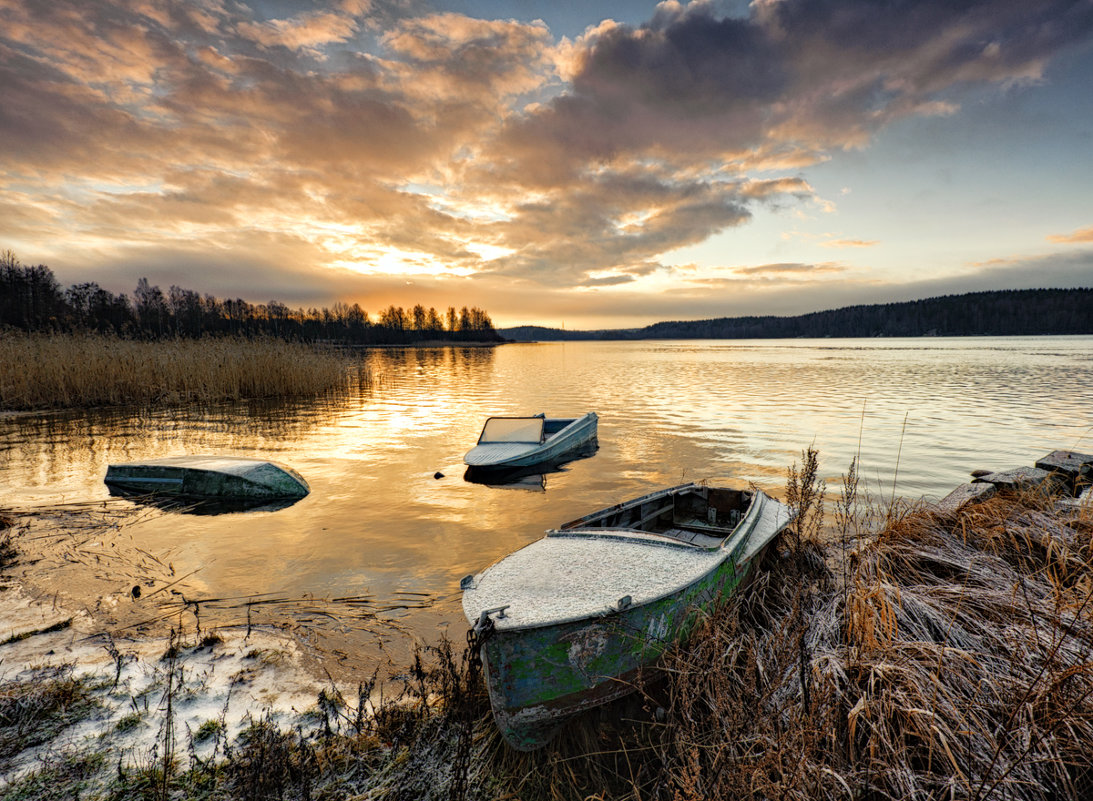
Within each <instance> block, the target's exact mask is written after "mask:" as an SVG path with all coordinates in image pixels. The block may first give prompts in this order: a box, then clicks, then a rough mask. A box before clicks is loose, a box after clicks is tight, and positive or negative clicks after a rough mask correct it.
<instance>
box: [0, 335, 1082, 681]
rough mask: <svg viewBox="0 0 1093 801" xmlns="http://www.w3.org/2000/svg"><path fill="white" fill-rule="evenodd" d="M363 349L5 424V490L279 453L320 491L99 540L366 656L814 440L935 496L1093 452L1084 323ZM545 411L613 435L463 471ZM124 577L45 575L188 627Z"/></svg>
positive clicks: (206, 593)
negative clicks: (278, 399)
mask: <svg viewBox="0 0 1093 801" xmlns="http://www.w3.org/2000/svg"><path fill="white" fill-rule="evenodd" d="M365 358H366V359H367V361H368V364H369V366H370V367H371V369H372V371H373V373H374V375H375V376H376V378H377V381H376V384H375V386H374V387H373V388H372V389H370V390H366V391H362V392H359V393H355V394H353V395H352V396H351V397H348V398H345V397H343V398H338V399H326V400H323V401H308V402H293V403H278V404H254V403H251V404H242V405H230V406H218V407H215V408H165V409H157V410H152V411H134V410H123V411H111V412H96V413H83V412H81V413H78V414H61V415H55V414H54V415H33V416H14V417H7V418H0V485H2V486H3V487H4V492H3V494H4V498H3V503H4V504H5V505H8V506H11V507H15V508H27V507H33V506H40V505H47V504H53V503H57V502H77V501H99V500H106V499H107V498H108V497H109V496H108V492H107V489H106V487H105V486H104V485H103V483H102V478H103V476H104V474H105V472H106V468H107V465H108V464H110V463H113V462H121V461H129V460H134V459H141V458H152V457H160V456H171V455H179V454H185V453H217V454H231V455H240V456H261V457H268V458H272V459H274V460H277V461H281V462H284V463H287V464H289V465H291V466H293V467H294V468H296V469H297V470H298V471H300V473H302V474H303V475H304V476H305V477H306V479H307V480H308V482H309V483H310V485H311V494H310V495H309V496H308V497H307V498H305V499H304V500H302V501H300V502H299V503H297V504H295V505H293V506H291V507H288V508H285V509H280V510H277V511H272V512H262V511H258V512H247V513H236V514H224V515H218V516H198V515H187V514H178V513H169V514H164V513H160V512H156V511H154V510H153V511H151V512H149V513H147V514H145V515H143V516H142V517H141V518H140V519H139V520H137V521H136V522H133V523H131V524H130V525H128V526H126V527H125V528H124V539H125V542H124V543H122V542H120V540H119V542H116V543H107V547H109V548H114V549H115V551H116V550H117V548H118V546H119V545H125V546H126V547H129V548H130V549H132V550H134V551H140V552H144V553H147V554H150V555H152V556H153V557H154V558H155V559H156V560H158V561H159V562H161V563H162V564H163V565H164V566H169V567H170V569H171V572H170V573H165V574H164V575H163V576H152V577H149V578H148V581H149V582H150V583H151V588H154V587H157V586H159V587H162V586H163V585H164V584H165V583H166V582H167V581H168V580H169V581H175V580H177V579H179V578H180V577H184V578H183V579H182V580H181V581H179V583H178V584H177V585H173V586H172V587H171V588H170V589H171V590H174V591H175V592H183V593H184V596H185V599H186V600H192V599H198V600H202V601H207V603H205V606H204V607H202V609H203V612H202V613H203V615H204V617H203V620H202V622H203V623H204V624H205V625H212V624H215V623H217V622H221V623H224V622H239V621H240V620H241V619H243V618H244V616H245V615H247V614H250V615H252V616H260V617H261V619H262V620H269V621H273V622H281V623H286V622H287V623H291V624H293V625H296V626H299V627H301V629H306V630H307V632H308V635H309V636H313V637H314V639H315V643H316V647H317V648H318V649H320V651H321V652H323V653H331V652H339V658H341V659H342V661H343V662H346V663H347V664H348V663H353V664H357V665H360V664H366V663H367V661H368V660H369V659H371V658H373V657H374V656H375V655H376V651H375V647H374V646H375V645H376V643H377V642H379V643H381V644H382V645H384V647H386V648H387V649H388V651H389V652H390V651H392V649H394V650H395V651H398V650H400V649H402V648H403V647H404V645H405V642H406V641H407V640H408V638H414V637H418V638H421V639H423V640H425V641H433V640H435V639H436V637H437V632H438V629H443V628H445V626H447V625H448V624H451V634H452V636H453V637H462V631H463V628H464V621H463V618H462V613H461V610H460V607H459V593H458V583H459V578H460V577H461V576H463V575H466V574H467V573H471V572H475V571H477V570H479V569H481V568H482V567H484V566H486V565H487V564H489V563H491V562H493V561H495V560H496V559H498V558H500V557H501V556H503V555H505V554H506V553H508V552H510V551H512V550H514V549H515V548H518V547H520V546H521V545H523V544H526V543H527V542H530V541H531V540H533V539H536V538H537V537H539V536H540V535H541V534H542V532H543V531H544V530H545V529H547V528H549V527H552V526H555V525H557V524H560V523H563V522H565V521H567V520H570V519H572V518H575V517H578V516H580V515H583V514H585V513H587V512H590V511H593V510H595V509H597V508H600V507H603V506H607V505H609V504H612V503H616V502H618V501H620V500H624V499H626V498H629V497H633V496H635V495H639V494H643V493H645V492H648V491H650V490H652V489H655V488H658V487H662V486H667V485H671V484H676V483H680V482H682V481H690V480H700V479H709V480H711V481H712V482H715V483H717V482H721V483H729V484H732V485H736V486H741V485H745V484H747V483H748V482H754V483H756V484H758V485H759V486H760V487H762V488H764V489H766V490H767V491H769V492H771V493H772V494H775V495H779V494H781V493H782V491H783V488H784V486H785V476H786V468H787V467H788V466H789V465H790V464H792V463H793V462H794V461H795V460H798V461H799V460H800V456H801V451H802V449H803V448H805V447H807V446H808V445H810V444H814V445H815V446H816V447H817V448H818V450H819V452H820V456H821V467H822V471H823V473H824V474H825V475H826V476H827V477H828V478H829V484H830V485H831V487H832V491H834V490H835V488H836V487H837V481H838V476H839V475H840V474H841V473H843V472H844V471H845V470H846V468H847V466H848V465H849V463H850V460H851V459H852V458H853V457H854V455H855V454H856V453H860V472H861V475H862V477H863V480H864V482H865V484H866V488H867V489H868V490H869V491H871V492H872V493H874V494H880V495H883V496H884V497H888V496H890V495H891V494H892V493H893V490H894V492H895V494H896V495H899V496H904V497H911V498H917V497H920V496H923V495H925V496H932V497H935V498H936V497H940V496H943V495H944V494H946V493H947V492H948V491H949V490H950V489H951V488H952V487H954V486H955V485H957V484H959V483H961V482H963V481H964V480H965V479H966V477H967V475H968V473H969V471H970V470H972V469H976V468H997V469H1004V468H1008V467H1014V466H1018V465H1029V464H1032V462H1034V461H1035V460H1036V459H1037V458H1039V457H1040V456H1042V455H1043V454H1045V453H1047V452H1048V451H1050V450H1053V449H1055V448H1074V449H1078V450H1083V449H1084V450H1085V451H1093V432H1091V430H1090V427H1091V426H1093V413H1091V412H1090V404H1089V399H1090V398H1093V337H1038V338H1013V339H1005V338H961V339H925V338H924V339H902V340H896V339H869V340H837V339H826V340H768V341H697V342H696V341H685V342H681V341H674V342H625V343H623V342H604V343H596V342H589V343H564V344H563V343H557V344H555V343H551V344H526V345H523V344H521V345H506V346H503V347H499V348H496V349H486V348H482V349H478V348H473V349H472V348H467V349H449V348H439V349H418V350H415V349H407V350H399V349H393V350H381V351H375V352H371V353H369V354H368V355H367V356H366V357H365ZM540 411H543V412H546V413H548V414H549V415H552V416H554V415H557V416H572V415H576V414H579V413H582V412H584V411H596V412H597V413H598V414H599V416H600V426H599V450H598V452H596V453H595V455H593V456H591V457H589V458H586V459H582V460H579V461H575V462H572V463H570V464H569V465H567V466H566V467H565V469H564V470H562V471H561V472H555V473H550V474H548V475H546V476H543V477H539V476H532V477H529V478H526V479H525V480H524V481H523V482H522V483H521V484H519V485H513V486H509V487H493V486H488V485H483V484H478V483H472V482H468V481H465V480H464V477H463V473H464V470H463V465H462V461H461V460H462V455H463V453H464V452H465V451H466V450H468V449H469V448H470V447H471V446H472V445H473V444H474V443H475V441H476V439H477V436H478V433H479V430H480V429H481V426H482V423H483V421H484V419H485V418H486V417H487V416H489V415H491V414H495V415H519V414H533V413H536V412H540ZM437 472H440V473H442V474H443V477H442V478H439V479H438V478H434V474H435V473H437ZM122 503H124V502H122ZM118 536H121V535H118ZM79 561H80V560H75V562H73V564H76V563H78V562H79ZM85 572H86V571H85ZM132 576H133V572H132V571H117V575H116V576H114V577H112V574H111V572H110V571H109V570H106V571H103V570H99V571H98V572H97V573H96V574H95V577H94V580H90V579H89V580H88V581H87V582H86V583H85V582H82V581H81V580H80V577H79V565H78V564H76V566H75V567H73V568H71V569H68V570H65V571H60V572H58V573H57V574H56V577H55V579H54V580H53V585H52V586H50V585H49V579H48V578H43V577H41V576H39V577H38V578H37V579H36V580H40V581H43V582H44V590H45V591H54V592H59V593H62V594H68V595H71V596H74V597H76V598H80V596H81V594H82V595H83V596H95V597H96V598H98V597H100V596H102V595H104V594H106V595H112V594H113V595H114V596H115V599H121V600H117V603H116V604H115V607H116V608H118V609H121V608H123V607H125V604H129V606H131V607H133V609H132V610H131V612H130V614H129V616H128V617H126V616H125V615H121V614H120V613H119V617H118V619H119V620H122V621H130V622H131V621H133V620H137V619H140V620H146V619H152V618H155V617H156V616H157V614H158V616H159V617H167V616H169V615H170V614H171V613H172V609H174V610H175V611H176V612H178V614H179V619H180V620H181V615H182V612H181V611H178V610H179V609H180V607H179V604H182V601H180V600H179V599H180V597H181V596H178V595H172V594H171V593H170V592H169V591H165V592H161V593H159V594H158V595H157V596H155V600H154V601H153V600H152V599H150V598H149V597H148V590H147V589H146V591H145V600H144V601H140V602H138V601H135V600H132V599H130V598H129V597H128V595H129V591H130V587H131V585H132V584H133V581H132ZM168 596H170V600H171V603H174V604H175V606H174V607H171V606H170V605H169V604H168V603H167V599H168ZM214 598H215V599H228V600H223V601H218V602H214V601H211V600H210V599H214ZM256 599H257V600H260V601H263V602H264V603H261V604H257V605H254V604H251V605H249V606H248V605H247V603H248V601H252V600H256ZM84 600H87V599H86V598H85V599H84ZM153 603H156V604H158V607H157V608H155V609H153V607H152V604H153ZM141 604H143V606H141ZM183 606H184V604H183ZM126 608H127V607H126ZM153 612H156V613H157V614H153ZM259 613H260V614H259Z"/></svg>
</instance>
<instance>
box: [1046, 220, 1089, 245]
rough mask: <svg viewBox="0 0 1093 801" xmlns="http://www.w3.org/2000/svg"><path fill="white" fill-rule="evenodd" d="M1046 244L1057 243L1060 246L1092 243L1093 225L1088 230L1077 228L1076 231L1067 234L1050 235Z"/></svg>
mask: <svg viewBox="0 0 1093 801" xmlns="http://www.w3.org/2000/svg"><path fill="white" fill-rule="evenodd" d="M1047 241H1048V242H1059V243H1061V244H1084V243H1086V242H1093V225H1091V226H1089V227H1088V228H1079V229H1078V230H1077V231H1071V232H1070V233H1069V234H1051V235H1050V236H1048V238H1047Z"/></svg>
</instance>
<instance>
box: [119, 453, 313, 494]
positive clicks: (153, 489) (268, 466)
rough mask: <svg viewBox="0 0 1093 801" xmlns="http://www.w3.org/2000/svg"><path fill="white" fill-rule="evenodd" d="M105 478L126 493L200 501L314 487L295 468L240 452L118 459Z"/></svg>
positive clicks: (303, 490)
mask: <svg viewBox="0 0 1093 801" xmlns="http://www.w3.org/2000/svg"><path fill="white" fill-rule="evenodd" d="M105 481H106V484H107V486H109V487H110V489H111V491H112V492H117V493H120V494H127V495H143V494H156V495H174V496H179V497H183V498H193V499H199V500H200V499H205V498H220V499H226V498H234V499H246V500H259V499H270V500H274V499H289V498H302V497H304V496H305V495H307V494H308V492H309V491H310V487H308V485H307V482H306V481H304V479H303V477H302V476H301V475H300V474H299V473H297V472H296V471H295V470H293V469H292V468H291V467H287V466H285V465H283V464H278V463H277V462H270V461H266V460H264V459H247V458H244V457H240V456H172V457H168V458H166V459H153V460H150V461H146V462H127V463H125V464H112V465H110V466H109V467H108V468H107V469H106V479H105Z"/></svg>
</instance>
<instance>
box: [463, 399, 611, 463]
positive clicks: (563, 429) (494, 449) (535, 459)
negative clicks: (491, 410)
mask: <svg viewBox="0 0 1093 801" xmlns="http://www.w3.org/2000/svg"><path fill="white" fill-rule="evenodd" d="M598 421H599V418H598V417H597V416H596V413H595V412H588V413H587V414H585V415H582V416H581V417H547V416H546V415H544V414H537V415H535V416H533V417H490V418H488V419H487V420H486V424H485V425H484V426H483V427H482V433H481V435H479V437H478V444H477V445H475V446H474V447H473V448H471V449H470V450H469V451H467V453H466V455H465V456H464V457H463V462H464V464H466V465H468V466H470V467H471V468H473V469H476V470H487V469H488V470H509V469H512V468H515V467H528V466H530V465H534V464H539V463H541V462H550V461H554V460H557V459H561V458H563V457H564V456H565V455H566V454H568V453H570V452H571V451H574V450H577V449H578V448H580V447H581V446H582V445H586V444H588V443H590V442H592V441H594V440H595V439H596V425H597V423H598Z"/></svg>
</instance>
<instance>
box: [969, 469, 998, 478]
mask: <svg viewBox="0 0 1093 801" xmlns="http://www.w3.org/2000/svg"><path fill="white" fill-rule="evenodd" d="M993 472H994V471H993V470H972V473H971V475H972V478H983V476H989V475H990V474H991V473H993Z"/></svg>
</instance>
